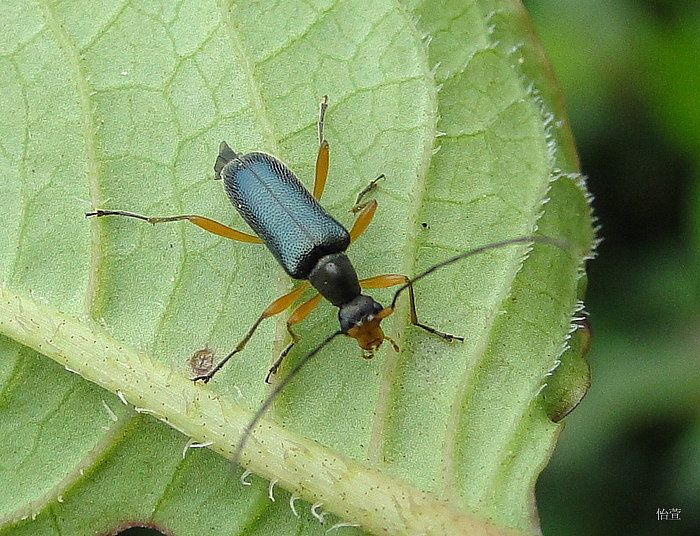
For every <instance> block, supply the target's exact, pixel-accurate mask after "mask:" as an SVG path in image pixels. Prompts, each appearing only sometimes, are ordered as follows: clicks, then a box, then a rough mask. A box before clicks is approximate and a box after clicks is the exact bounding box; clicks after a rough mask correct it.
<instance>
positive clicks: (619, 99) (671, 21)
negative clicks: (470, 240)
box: [525, 0, 700, 536]
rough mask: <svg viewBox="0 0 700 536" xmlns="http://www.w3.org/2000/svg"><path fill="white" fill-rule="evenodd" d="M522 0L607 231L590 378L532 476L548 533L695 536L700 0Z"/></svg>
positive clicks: (699, 440)
mask: <svg viewBox="0 0 700 536" xmlns="http://www.w3.org/2000/svg"><path fill="white" fill-rule="evenodd" d="M525 4H526V6H527V7H528V9H529V10H530V12H531V14H532V17H533V19H534V24H535V27H536V29H537V31H538V33H539V35H540V37H541V38H542V40H543V42H544V47H545V49H546V51H547V53H548V55H549V58H550V60H551V61H552V63H553V65H554V69H555V71H556V73H557V76H558V78H559V81H560V83H561V86H562V89H563V92H564V95H565V98H566V100H567V109H568V112H569V114H570V118H571V122H572V125H573V129H574V133H575V135H576V138H577V142H578V148H579V152H580V155H581V160H582V168H583V171H584V172H585V173H586V174H587V175H588V176H589V187H590V189H591V191H592V193H593V195H594V196H595V200H594V207H595V210H596V214H597V216H598V218H599V222H600V224H601V231H600V236H602V237H603V239H604V241H603V243H602V244H601V246H600V248H599V251H598V258H597V259H596V260H594V261H592V262H591V263H590V264H589V269H588V273H589V287H588V294H587V305H588V307H587V309H588V311H589V312H590V320H591V324H592V327H593V344H592V348H591V351H590V354H589V360H590V363H591V368H592V373H593V384H592V387H591V390H590V392H589V394H588V396H587V397H586V398H585V399H584V401H583V403H582V404H581V405H580V406H579V408H577V409H576V410H575V411H574V412H573V413H572V414H571V415H570V416H569V417H567V418H566V423H567V425H566V429H565V431H564V432H563V433H562V436H561V440H560V443H559V446H558V447H557V451H556V453H555V455H554V458H553V460H552V463H551V464H550V466H549V467H548V468H547V469H546V470H545V472H544V474H543V475H542V477H541V479H540V482H539V484H538V503H539V509H540V516H541V522H542V530H543V532H544V534H545V535H554V534H556V535H565V536H566V535H572V536H579V535H591V534H616V535H617V534H619V535H627V534H630V535H631V534H634V535H656V534H688V535H691V534H693V535H697V534H700V372H699V371H700V350H699V348H700V306H699V303H700V283H699V282H700V2H678V1H667V2H663V1H659V2H653V1H651V0H648V1H640V0H636V1H635V0H617V1H615V2H610V1H604V0H575V1H574V0H567V1H561V0H559V1H557V0H530V1H526V2H525ZM659 508H666V509H669V508H680V509H681V513H680V518H681V520H680V521H658V520H657V515H656V512H657V509H659Z"/></svg>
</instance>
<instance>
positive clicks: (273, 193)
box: [221, 153, 350, 279]
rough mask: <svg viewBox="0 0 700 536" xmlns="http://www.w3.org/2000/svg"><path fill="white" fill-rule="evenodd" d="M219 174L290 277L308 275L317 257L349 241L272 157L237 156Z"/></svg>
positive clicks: (285, 167)
mask: <svg viewBox="0 0 700 536" xmlns="http://www.w3.org/2000/svg"><path fill="white" fill-rule="evenodd" d="M221 178H222V179H223V180H224V185H225V187H226V193H227V194H228V196H229V198H230V199H231V202H232V203H233V206H235V207H236V210H238V212H239V213H240V214H241V216H242V217H243V219H244V220H245V221H246V223H248V225H250V227H251V229H253V231H255V233H256V234H257V235H258V236H259V237H260V238H262V240H263V241H264V242H265V244H266V245H267V247H268V248H269V249H270V251H271V252H272V254H273V255H274V256H275V257H276V258H277V260H278V261H279V263H280V264H281V265H282V268H284V270H285V271H286V272H287V273H288V274H289V275H290V276H292V277H294V278H295V279H307V278H308V275H309V272H310V271H311V269H312V268H313V267H314V266H315V265H316V263H317V262H318V260H319V259H320V258H321V257H323V256H324V255H328V254H330V253H340V252H341V251H345V250H346V249H347V247H348V245H350V235H349V234H348V232H347V230H346V229H345V228H344V227H343V226H342V225H340V223H338V222H337V221H336V220H335V219H333V218H332V217H331V216H330V215H329V214H328V213H327V212H326V211H325V210H323V207H321V205H319V204H318V202H317V201H316V199H314V198H313V197H312V196H311V194H310V193H309V192H308V191H307V190H306V188H304V185H303V184H301V182H299V179H297V178H296V177H295V176H294V173H292V172H291V171H290V170H289V168H288V167H287V166H285V165H284V164H283V163H282V162H280V161H279V160H277V159H276V158H274V157H272V156H270V155H268V154H265V153H249V154H246V155H242V156H237V157H236V158H234V159H233V160H231V161H230V162H228V163H227V164H226V165H225V166H224V167H223V169H222V170H221Z"/></svg>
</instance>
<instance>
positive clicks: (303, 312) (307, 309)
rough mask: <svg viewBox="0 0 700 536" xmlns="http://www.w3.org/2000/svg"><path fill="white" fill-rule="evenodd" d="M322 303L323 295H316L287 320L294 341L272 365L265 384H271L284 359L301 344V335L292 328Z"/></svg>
mask: <svg viewBox="0 0 700 536" xmlns="http://www.w3.org/2000/svg"><path fill="white" fill-rule="evenodd" d="M320 301H321V295H320V294H316V295H315V296H314V297H313V298H311V299H309V300H307V301H305V302H304V303H302V304H301V305H300V306H299V307H297V308H296V309H295V310H294V312H293V313H292V314H291V315H290V317H289V318H288V319H287V331H288V332H289V335H290V336H291V337H292V341H291V342H290V343H289V344H288V345H287V347H286V348H285V349H284V350H282V353H280V355H279V357H278V358H277V359H275V362H274V363H273V364H272V366H271V367H270V370H269V371H268V372H267V376H265V383H270V376H272V375H273V374H277V370H278V369H279V368H280V365H281V364H282V361H283V360H284V358H285V357H287V354H288V353H289V351H290V350H291V349H292V347H293V346H294V345H295V344H296V343H297V342H299V335H297V334H296V333H294V330H292V326H293V325H294V324H298V323H299V322H302V321H303V320H304V319H305V318H306V317H307V316H309V313H311V311H313V310H314V309H315V308H316V306H317V305H318V303H319V302H320Z"/></svg>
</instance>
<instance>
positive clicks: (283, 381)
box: [232, 331, 343, 463]
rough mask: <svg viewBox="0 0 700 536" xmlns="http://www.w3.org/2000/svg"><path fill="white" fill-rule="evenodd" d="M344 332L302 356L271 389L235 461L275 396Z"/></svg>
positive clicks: (254, 416)
mask: <svg viewBox="0 0 700 536" xmlns="http://www.w3.org/2000/svg"><path fill="white" fill-rule="evenodd" d="M342 334H343V332H342V331H336V332H335V333H333V334H332V335H330V336H328V337H326V339H325V340H324V341H323V342H322V343H320V344H319V345H318V346H317V347H316V348H314V349H313V350H311V351H310V352H309V353H308V354H306V355H305V356H304V357H302V358H301V359H300V360H299V361H298V362H297V364H296V365H294V367H293V368H292V370H290V371H289V374H287V375H286V376H285V377H284V378H282V379H281V380H280V381H279V382H278V383H277V384H276V385H275V386H274V387H273V388H272V391H270V393H269V394H268V395H267V398H266V399H265V401H264V402H263V403H262V405H261V406H260V407H259V408H258V411H256V412H255V415H253V418H252V419H251V420H250V422H249V423H248V426H246V427H245V430H243V435H242V436H241V439H240V440H239V441H238V445H237V446H236V451H235V452H234V453H233V458H232V461H233V462H234V463H236V462H237V461H238V458H239V456H240V455H241V452H242V451H243V448H244V447H245V445H246V443H247V442H248V438H250V435H251V434H252V432H253V429H254V428H255V427H256V426H257V424H258V422H260V419H262V416H263V415H264V414H265V412H266V411H267V410H268V409H269V408H270V406H271V405H272V403H273V402H274V400H275V398H277V395H278V394H280V392H281V391H282V389H284V388H285V387H286V386H287V385H288V384H289V382H291V381H292V380H293V379H294V377H295V376H296V375H297V374H298V373H299V371H300V370H301V369H302V367H303V366H304V365H306V364H307V363H308V362H309V361H311V358H312V357H314V356H315V355H316V354H317V353H319V352H320V351H321V350H322V349H323V348H324V347H325V346H326V345H327V344H328V343H330V342H331V341H332V340H333V339H335V338H336V337H337V336H338V335H342Z"/></svg>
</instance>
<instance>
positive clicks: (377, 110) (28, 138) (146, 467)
mask: <svg viewBox="0 0 700 536" xmlns="http://www.w3.org/2000/svg"><path fill="white" fill-rule="evenodd" d="M0 16H1V18H2V20H3V21H7V22H6V25H5V26H6V28H5V31H4V32H3V34H2V36H0V84H1V86H2V92H1V93H0V116H2V117H3V122H2V125H0V140H1V143H0V170H1V171H2V176H3V177H6V178H5V179H4V180H3V182H2V184H1V185H0V225H1V228H2V229H3V234H2V236H1V237H0V280H2V292H1V293H0V297H1V298H2V299H0V334H3V335H5V336H6V337H7V338H0V352H1V353H0V355H2V360H0V386H1V389H2V390H1V391H0V411H1V412H2V417H1V418H0V437H1V438H2V439H1V440H0V452H2V462H1V463H0V481H2V482H5V483H6V485H5V486H3V488H2V489H1V490H0V534H2V535H4V534H12V535H16V534H25V533H26V534H71V535H80V534H94V533H106V532H111V531H114V530H116V529H117V527H119V526H126V525H127V524H133V523H143V524H153V525H155V526H158V527H160V528H162V529H163V530H168V531H169V533H171V534H178V535H179V534H289V533H292V532H294V533H299V534H322V533H323V532H324V531H325V530H326V529H327V528H328V527H330V526H332V525H333V524H334V523H338V522H348V523H353V524H354V523H356V524H360V525H361V527H362V528H363V529H365V530H366V531H368V532H377V533H378V532H381V531H384V532H390V533H397V534H415V533H419V532H425V533H426V534H428V533H429V534H444V533H449V534H459V533H462V534H485V533H487V531H492V532H489V533H491V534H507V533H510V532H509V529H514V530H516V531H519V532H523V533H535V532H537V531H538V528H537V526H538V524H537V518H536V509H535V508H534V507H533V501H534V497H533V489H534V483H535V480H536V477H537V474H538V473H539V471H540V470H541V468H542V467H543V466H544V464H546V461H547V459H548V457H549V453H550V451H551V449H552V447H553V444H554V441H555V438H556V435H557V433H558V426H557V425H554V424H553V423H552V422H551V421H550V420H549V419H548V418H547V414H546V411H545V405H544V404H543V403H542V400H541V399H540V397H539V392H540V390H541V388H542V386H543V382H544V381H545V378H546V374H547V373H548V372H549V371H550V370H551V369H553V368H554V367H555V365H556V363H557V362H558V359H559V357H560V355H561V354H562V352H563V351H564V348H565V341H566V340H567V338H568V336H569V332H570V324H571V317H572V315H573V313H574V311H575V310H577V308H578V297H577V279H578V277H579V276H580V274H581V270H582V263H583V260H584V258H585V257H586V256H587V255H588V254H589V252H590V250H591V248H592V242H593V234H592V229H591V218H590V211H589V207H588V203H587V196H586V191H585V188H584V186H583V183H582V181H581V179H580V177H579V176H578V175H577V174H576V168H577V161H576V155H575V150H574V148H573V144H572V139H571V134H570V132H569V129H568V126H567V121H566V118H565V116H564V112H563V109H562V107H561V101H560V97H559V95H558V92H557V89H556V84H555V83H554V82H553V80H552V77H551V73H550V71H549V68H548V66H547V65H546V63H545V61H544V59H543V56H542V51H541V50H540V48H539V45H538V43H537V41H536V38H534V36H533V35H532V29H531V28H530V26H529V21H528V20H527V16H526V14H525V13H524V12H523V11H522V8H521V7H519V3H517V2H511V1H510V0H509V1H505V0H500V1H486V0H484V1H480V2H467V3H465V2H462V1H454V2H451V3H449V5H447V6H445V5H444V3H442V2H435V1H432V0H431V1H428V0H426V1H424V2H418V1H408V0H406V1H405V2H396V3H384V2H359V1H358V2H354V1H348V2H333V1H328V2H315V3H313V4H312V5H309V4H307V3H304V2H294V1H287V2H255V3H240V4H238V5H233V4H229V3H228V2H226V1H222V2H215V1H214V0H210V1H199V2H195V1H185V2H181V3H177V4H176V3H169V2H167V3H166V2H163V3H160V2H152V1H140V2H139V1H134V2H126V3H112V2H105V3H104V5H102V4H100V3H98V2H88V1H86V0H68V1H64V2H60V3H53V2H48V1H44V2H39V3H36V4H34V3H27V2H24V1H23V0H11V1H6V2H3V4H2V7H0ZM324 94H328V95H329V96H330V100H331V106H330V107H329V110H328V114H327V117H326V135H327V138H328V139H329V141H330V143H331V154H332V161H331V175H330V178H329V185H328V188H327V192H326V194H325V196H324V198H323V202H324V205H325V206H326V207H327V208H328V210H329V211H330V212H331V213H333V214H334V215H336V216H337V217H338V218H339V220H340V221H341V222H343V223H344V224H347V225H350V224H351V221H352V215H351V214H350V213H349V212H348V209H349V208H350V206H351V205H352V202H353V199H354V196H355V195H356V194H357V192H358V191H359V190H360V189H361V188H362V187H363V186H364V185H365V184H366V183H367V182H368V181H369V180H370V179H372V178H374V177H376V176H377V175H378V174H380V173H385V174H386V175H387V179H386V180H385V181H383V182H382V183H381V185H380V187H379V188H378V190H377V191H376V192H375V193H373V195H374V197H375V198H376V199H377V200H378V202H379V210H378V211H377V215H376V217H375V221H374V222H373V224H372V226H371V227H370V228H369V229H368V231H367V232H366V234H365V235H364V236H363V237H362V238H361V239H360V240H359V241H358V243H357V244H355V245H353V247H352V249H351V258H352V260H353V262H354V264H355V266H356V268H357V270H358V273H359V274H360V276H361V277H367V276H371V275H375V274H381V273H387V272H400V273H405V274H407V275H413V274H416V273H418V272H419V271H420V270H422V269H424V268H426V267H428V266H430V265H431V264H434V263H435V262H437V261H439V260H442V259H445V258H447V257H449V256H450V255H452V254H454V253H457V252H460V251H464V250H466V249H468V248H470V247H474V246H478V245H482V244H484V243H488V242H492V241H496V240H501V239H506V238H512V237H516V236H522V235H528V234H532V233H534V232H537V233H538V234H541V235H545V236H552V237H557V238H562V239H566V240H568V242H569V243H571V244H572V251H571V252H564V251H560V250H557V249H555V248H552V247H549V246H546V245H542V244H538V245H536V246H534V247H533V248H532V250H531V251H529V250H528V248H524V247H512V248H508V249H501V250H498V251H494V252H491V253H487V254H484V255H481V256H478V257H474V258H472V259H469V260H467V261H464V262H463V263H461V264H459V265H456V266H453V267H450V268H446V269H444V270H442V271H439V272H437V273H435V275H434V276H432V277H430V278H426V279H425V280H424V281H423V283H424V284H421V285H419V286H418V288H417V301H418V308H419V314H420V316H421V320H422V321H424V322H426V323H429V324H431V325H435V326H436V327H438V328H440V329H443V330H445V331H448V332H452V333H458V334H461V335H464V336H465V342H464V343H455V344H448V343H445V342H444V341H442V340H439V339H437V338H434V337H431V336H430V335H429V334H426V333H424V332H421V331H419V330H416V329H414V328H412V327H411V326H410V323H409V322H408V316H407V308H406V304H405V303H402V304H401V306H400V308H399V310H398V311H397V313H396V314H395V315H394V316H393V317H392V318H391V319H390V321H388V322H387V324H388V325H387V326H386V329H387V331H388V333H389V334H390V335H391V336H392V337H393V338H395V339H396V340H397V341H398V342H399V344H400V346H401V350H402V351H401V352H400V353H399V354H396V353H394V352H393V351H392V350H391V349H390V348H389V347H388V345H385V347H383V348H382V349H381V351H380V352H378V354H377V356H376V357H375V359H373V360H371V361H365V360H362V359H359V355H360V352H359V349H358V348H357V347H356V345H354V342H353V341H352V340H345V339H341V340H336V341H334V343H333V344H332V345H331V346H330V347H328V348H327V349H326V350H324V351H323V352H322V353H321V354H320V355H319V356H317V357H316V358H315V361H314V364H313V366H310V367H307V368H306V369H305V370H304V371H302V373H301V374H300V375H299V376H298V378H297V379H296V380H295V382H294V383H293V384H291V385H290V386H289V387H288V388H287V389H286V390H285V392H284V393H283V396H282V397H281V398H280V399H279V400H278V401H277V403H276V404H275V408H274V410H273V411H272V412H271V414H270V415H269V416H268V417H269V420H267V421H265V422H264V424H263V425H262V426H260V428H259V429H258V431H256V433H255V438H254V439H253V440H252V441H251V448H250V449H249V450H248V452H247V454H246V458H245V463H246V464H247V466H249V467H250V468H251V469H252V470H254V471H255V472H256V474H258V475H260V476H262V477H263V478H265V479H268V480H272V481H273V482H277V486H278V487H275V488H274V489H273V493H274V495H275V497H276V501H275V502H271V501H270V500H269V499H268V483H267V481H265V480H263V479H261V478H259V477H257V476H254V477H252V482H253V485H252V486H251V487H246V486H243V485H242V484H241V483H240V482H239V481H238V478H239V477H240V476H241V472H242V469H237V468H235V467H232V466H231V465H230V464H228V463H227V462H226V461H225V459H224V458H221V457H219V456H218V455H216V454H214V453H213V452H212V450H207V449H189V450H188V449H186V446H187V445H188V441H189V440H188V437H186V436H190V437H191V438H192V440H194V441H196V442H199V443H200V444H201V443H203V444H209V443H210V446H211V448H212V449H213V450H216V451H217V452H219V453H223V454H224V455H228V456H230V453H231V451H232V449H233V447H234V446H235V444H236V441H237V438H238V437H239V434H240V431H241V429H242V426H244V425H245V423H246V422H247V421H248V419H249V418H250V415H251V412H252V411H254V410H255V409H256V408H257V407H258V406H259V404H260V402H261V400H262V399H263V398H264V396H265V395H266V393H267V387H266V386H265V384H264V383H263V381H262V380H263V378H264V376H265V373H266V371H267V368H268V367H269V365H270V363H271V361H272V360H273V359H274V358H275V357H276V355H277V353H278V352H279V350H280V349H281V348H282V347H283V346H284V344H285V341H284V333H285V330H284V318H280V319H279V320H277V321H268V322H267V323H263V324H262V325H261V327H260V329H259V330H258V332H257V333H256V335H255V337H254V338H253V339H252V340H251V342H250V344H249V345H248V346H247V348H246V350H245V352H244V353H243V354H241V356H240V358H239V359H237V360H235V361H234V362H232V363H231V364H229V365H227V367H225V368H224V369H223V370H222V372H221V373H220V374H219V375H218V376H217V377H216V378H215V380H214V381H213V382H211V383H210V384H208V385H207V386H201V385H193V384H192V383H191V382H190V381H189V380H188V379H187V378H188V375H189V370H188V357H189V356H191V355H192V354H193V353H194V352H195V351H197V350H199V349H201V348H204V347H206V346H209V347H211V348H213V349H214V350H215V351H216V352H217V355H218V356H219V357H221V356H223V355H224V354H225V353H227V352H228V351H229V350H230V349H231V348H232V347H233V346H234V345H235V344H236V343H237V342H238V340H239V339H240V337H241V335H242V334H243V333H244V332H245V330H246V329H247V328H248V327H249V326H250V324H251V323H252V321H253V320H254V318H255V317H256V316H257V315H258V314H259V312H260V311H261V310H262V309H263V308H264V307H265V306H266V304H268V303H269V302H270V301H271V300H273V299H274V298H275V297H276V296H277V295H279V294H280V293H282V292H283V291H285V290H287V289H289V288H290V282H289V280H288V279H287V278H286V277H283V272H282V271H281V269H280V268H279V267H278V266H277V265H276V263H275V262H274V260H273V258H272V257H271V255H269V253H268V252H267V251H266V250H265V249H264V248H262V247H260V246H254V245H247V244H240V243H235V242H230V241H226V240H223V239H217V238H216V237H213V236H211V235H207V234H206V233H203V232H201V231H200V230H198V229H196V228H194V227H193V226H189V225H187V224H170V225H162V226H158V227H152V226H148V225H144V224H141V223H139V222H136V221H127V220H119V219H105V220H99V221H94V220H91V221H86V220H85V219H84V218H83V213H84V212H86V211H87V210H90V209H91V208H94V207H100V208H120V209H127V210H132V211H136V212H142V213H146V214H152V215H167V214H178V213H196V214H203V215H206V216H209V217H213V218H215V219H217V220H219V221H223V222H226V223H229V224H232V225H233V226H235V227H238V228H240V229H245V227H244V224H243V222H242V220H241V219H240V218H239V216H238V215H237V214H234V211H232V210H231V206H230V204H229V202H228V201H227V199H226V197H225V195H224V194H223V192H222V189H221V184H220V182H218V181H214V180H212V179H213V177H212V175H213V174H212V166H213V163H214V159H215V156H216V148H217V147H218V144H219V142H220V141H221V140H226V141H228V142H229V144H230V145H231V146H232V147H234V148H235V149H236V150H238V151H243V152H245V151H252V150H264V151H268V152H270V153H272V154H275V155H277V156H278V157H280V158H282V159H284V160H285V161H286V162H287V163H288V164H289V165H290V167H291V168H292V169H294V170H295V171H296V172H297V173H298V175H299V177H301V178H302V180H303V181H305V182H306V184H307V185H308V186H309V187H310V186H311V180H312V175H313V162H314V158H315V152H316V147H315V143H316V142H315V121H316V113H317V111H316V110H317V105H318V100H319V99H320V97H321V96H322V95H324ZM373 295H375V296H376V297H377V299H379V300H380V301H382V302H383V303H386V301H387V299H389V298H390V296H391V292H390V290H386V291H379V292H377V293H373ZM334 316H335V314H334V312H333V309H332V308H331V307H329V306H322V307H320V308H319V310H318V311H317V312H316V313H315V314H314V315H313V316H312V317H311V318H310V319H309V320H307V321H306V322H305V323H304V324H303V325H302V326H301V327H300V328H299V330H298V332H299V334H300V335H301V336H302V337H303V342H302V343H301V344H299V345H298V347H297V348H296V349H295V351H294V352H293V353H292V354H291V355H290V357H289V358H288V362H287V363H286V364H285V367H283V370H282V371H281V373H282V374H284V372H285V370H288V367H289V364H290V363H293V362H294V360H295V359H298V358H300V357H301V356H302V355H303V354H304V353H306V352H307V351H308V350H309V349H310V348H311V347H313V345H314V344H316V343H317V342H319V341H320V340H322V339H323V338H325V336H326V335H327V334H329V333H331V332H332V331H333V330H335V329H337V325H336V321H335V319H334ZM46 356H48V357H50V358H52V359H54V360H55V361H57V362H58V363H54V362H52V361H50V360H49V359H47V357H46ZM573 359H580V356H578V357H577V356H573ZM61 365H63V366H64V367H67V368H68V369H71V370H73V371H76V372H77V373H78V374H72V373H71V372H69V371H66V370H64V369H63V367H62V366H61ZM85 379H87V380H89V381H85ZM97 385H101V386H102V387H104V388H105V389H106V390H105V389H102V388H100V387H98V386H97ZM558 388H559V389H560V390H559V391H558V392H559V393H560V394H558V395H556V396H561V397H562V399H565V398H566V397H567V396H568V393H572V392H580V391H581V388H582V387H581V380H580V378H578V377H571V379H569V380H566V381H563V382H560V384H559V386H558ZM584 390H585V388H584ZM110 391H111V393H110ZM117 393H118V394H119V395H120V397H121V398H123V399H124V400H126V401H127V402H129V405H128V406H127V405H124V404H122V403H121V401H120V398H119V397H118V396H117V395H116V394H117ZM548 402H551V399H550V400H549V401H548ZM134 405H135V406H137V407H138V408H140V411H141V412H142V413H147V414H151V415H154V416H156V417H157V418H160V419H161V420H162V421H165V422H167V423H169V424H171V425H172V426H173V428H175V429H171V428H168V427H167V426H165V425H164V424H162V423H159V422H158V421H157V420H156V419H155V418H153V417H152V416H148V415H140V414H139V413H138V412H137V411H134ZM275 423H277V424H275ZM176 430H181V431H182V433H181V432H179V431H176ZM311 440H316V441H317V442H318V443H315V442H313V441H311ZM183 450H184V451H185V452H186V456H184V458H183ZM280 488H284V490H283V489H280ZM291 494H293V495H291ZM297 496H298V497H302V498H303V499H304V500H306V501H308V502H309V504H304V503H302V502H301V501H299V502H296V503H295V506H296V510H297V511H298V513H299V517H298V518H297V517H295V515H294V514H293V512H292V510H291V509H290V507H289V501H290V499H293V498H296V497H297ZM314 502H322V503H323V506H321V507H317V508H316V511H318V508H320V509H321V510H328V511H329V512H331V514H328V515H327V516H326V525H325V526H322V525H320V524H319V523H318V522H317V520H316V519H315V518H314V517H313V515H312V513H311V510H310V504H311V503H314ZM491 524H493V525H491ZM342 530H343V533H344V534H350V533H353V531H355V533H359V530H360V529H348V528H344V529H342Z"/></svg>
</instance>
